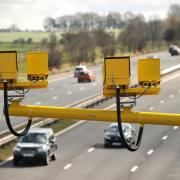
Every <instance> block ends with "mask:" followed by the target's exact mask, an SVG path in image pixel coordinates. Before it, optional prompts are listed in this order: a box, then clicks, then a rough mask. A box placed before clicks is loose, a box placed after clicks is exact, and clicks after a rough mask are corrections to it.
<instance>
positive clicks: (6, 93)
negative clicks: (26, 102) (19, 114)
mask: <svg viewBox="0 0 180 180" xmlns="http://www.w3.org/2000/svg"><path fill="white" fill-rule="evenodd" d="M4 116H5V119H6V123H7V126H8V128H9V130H10V132H11V133H12V134H14V135H15V136H24V135H25V134H26V133H27V132H28V131H29V129H30V127H31V123H32V120H31V119H29V120H28V123H27V126H26V128H25V129H24V130H23V132H21V133H18V132H16V131H15V130H14V129H13V127H12V125H11V122H10V118H9V111H8V86H7V82H4Z"/></svg>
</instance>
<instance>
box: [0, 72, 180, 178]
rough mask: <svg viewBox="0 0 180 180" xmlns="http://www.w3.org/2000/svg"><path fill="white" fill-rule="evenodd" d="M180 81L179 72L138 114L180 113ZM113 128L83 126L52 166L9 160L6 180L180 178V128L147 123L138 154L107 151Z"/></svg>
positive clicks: (64, 138)
mask: <svg viewBox="0 0 180 180" xmlns="http://www.w3.org/2000/svg"><path fill="white" fill-rule="evenodd" d="M179 82H180V73H179V72H177V73H176V74H173V76H168V77H167V78H166V80H165V81H164V82H162V85H161V93H160V95H159V96H147V97H142V98H140V99H139V100H138V102H137V106H136V107H135V108H134V110H136V111H155V112H166V113H179V112H180V110H179V107H180V105H179V104H180V101H179V99H180V83H179ZM109 105H111V107H113V106H112V104H109ZM109 105H108V104H107V106H109ZM114 108H115V107H114ZM108 125H109V123H102V122H85V123H82V124H81V125H79V126H77V127H75V128H73V129H71V130H69V131H67V132H66V133H63V134H61V135H60V136H58V138H57V143H58V146H59V148H58V152H57V156H58V159H57V160H56V161H53V162H50V165H49V166H41V165H38V164H32V163H31V164H29V163H28V164H22V165H20V166H17V167H14V166H13V163H12V161H9V162H7V163H6V164H4V165H3V166H1V167H0V179H2V180H19V179H26V180H34V179H36V180H44V179H51V180H59V179H62V180H85V179H86V180H102V179H103V180H109V179H111V180H119V179H123V180H129V179H133V180H141V179H142V180H144V179H146V180H152V179H153V180H160V179H163V180H179V179H180V171H179V169H180V155H179V152H180V143H179V142H180V141H179V139H180V128H179V127H176V126H154V125H146V126H145V130H144V135H143V139H142V144H141V146H140V149H139V150H138V151H137V152H134V153H132V152H129V151H127V150H126V149H124V148H119V147H114V148H104V146H103V137H104V129H105V128H106V127H107V126H108Z"/></svg>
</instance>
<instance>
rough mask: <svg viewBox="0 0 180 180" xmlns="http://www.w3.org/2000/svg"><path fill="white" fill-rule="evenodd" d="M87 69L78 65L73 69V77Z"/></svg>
mask: <svg viewBox="0 0 180 180" xmlns="http://www.w3.org/2000/svg"><path fill="white" fill-rule="evenodd" d="M86 71H87V67H86V66H85V65H78V66H76V67H75V69H74V77H78V76H79V73H80V72H86Z"/></svg>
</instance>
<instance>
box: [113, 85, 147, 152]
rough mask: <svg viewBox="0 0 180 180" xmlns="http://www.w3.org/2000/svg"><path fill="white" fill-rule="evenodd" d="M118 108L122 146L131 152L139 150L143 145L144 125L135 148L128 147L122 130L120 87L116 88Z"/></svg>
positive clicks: (141, 127) (140, 129)
mask: <svg viewBox="0 0 180 180" xmlns="http://www.w3.org/2000/svg"><path fill="white" fill-rule="evenodd" d="M116 108H117V122H118V128H119V133H120V137H121V141H122V144H123V145H124V146H125V147H126V148H127V149H128V150H129V151H132V152H133V151H136V150H138V148H139V146H140V143H141V139H142V134H143V129H144V125H141V126H140V128H139V133H138V138H137V141H136V144H135V145H134V147H132V146H130V145H128V143H127V142H126V139H125V137H124V133H123V128H122V121H121V110H120V87H119V86H117V88H116Z"/></svg>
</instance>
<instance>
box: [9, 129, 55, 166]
mask: <svg viewBox="0 0 180 180" xmlns="http://www.w3.org/2000/svg"><path fill="white" fill-rule="evenodd" d="M56 150H57V144H56V138H55V136H54V133H53V131H52V129H51V128H32V129H30V130H29V132H28V133H27V134H26V135H25V136H22V137H21V138H20V139H19V141H18V142H17V144H16V146H15V147H14V151H13V156H14V159H13V162H14V165H18V164H19V163H20V161H28V160H31V161H32V160H33V161H34V162H36V163H37V162H42V163H43V164H44V165H48V164H49V161H50V159H51V160H56Z"/></svg>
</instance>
